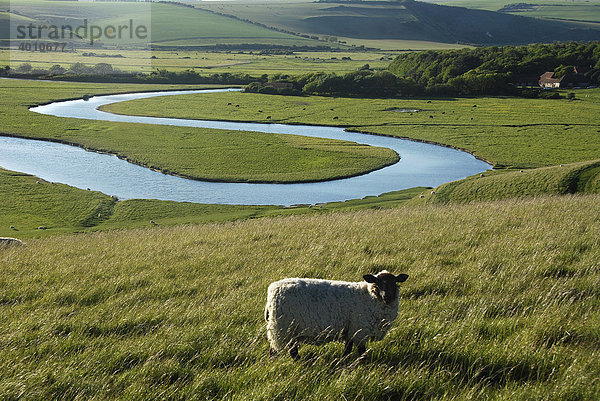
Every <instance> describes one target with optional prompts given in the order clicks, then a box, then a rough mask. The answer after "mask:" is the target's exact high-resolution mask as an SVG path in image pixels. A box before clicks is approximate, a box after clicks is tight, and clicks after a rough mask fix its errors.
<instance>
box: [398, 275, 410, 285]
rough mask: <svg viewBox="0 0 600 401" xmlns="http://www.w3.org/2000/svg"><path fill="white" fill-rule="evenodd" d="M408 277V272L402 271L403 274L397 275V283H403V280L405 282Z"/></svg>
mask: <svg viewBox="0 0 600 401" xmlns="http://www.w3.org/2000/svg"><path fill="white" fill-rule="evenodd" d="M407 278H408V274H404V273H402V274H398V275H397V276H396V282H397V283H403V282H405V281H406V279H407Z"/></svg>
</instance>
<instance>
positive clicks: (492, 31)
mask: <svg viewBox="0 0 600 401" xmlns="http://www.w3.org/2000/svg"><path fill="white" fill-rule="evenodd" d="M198 7H202V8H205V9H209V10H212V11H216V12H220V13H222V14H229V15H234V16H236V17H237V18H240V19H245V20H250V21H254V22H257V23H260V24H264V25H267V26H272V27H276V28H281V29H287V30H290V31H294V32H300V33H304V34H315V35H330V36H337V37H343V38H361V39H403V40H422V41H431V42H442V43H464V44H472V45H500V44H525V43H534V42H554V41H565V40H597V39H599V38H600V30H599V29H595V28H593V27H590V26H587V25H581V24H576V23H574V22H566V21H549V20H542V19H537V18H529V17H522V16H518V15H511V14H506V13H500V12H495V11H487V10H475V9H469V8H464V7H451V6H445V5H437V4H431V3H424V2H418V1H412V0H404V1H399V2H379V1H377V2H342V1H340V2H338V3H336V2H318V3H271V2H269V3H256V4H252V5H251V6H249V5H248V4H247V3H237V2H232V3H229V2H215V3H212V2H211V3H210V4H208V3H204V4H202V5H200V6H198Z"/></svg>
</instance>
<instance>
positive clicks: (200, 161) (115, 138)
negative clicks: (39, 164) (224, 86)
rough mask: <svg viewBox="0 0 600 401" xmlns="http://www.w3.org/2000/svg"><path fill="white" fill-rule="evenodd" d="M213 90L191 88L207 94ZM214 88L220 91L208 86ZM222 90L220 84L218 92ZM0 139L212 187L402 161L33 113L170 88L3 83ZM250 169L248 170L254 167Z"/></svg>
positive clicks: (294, 142) (344, 173) (264, 139)
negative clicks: (121, 162)
mask: <svg viewBox="0 0 600 401" xmlns="http://www.w3.org/2000/svg"><path fill="white" fill-rule="evenodd" d="M202 87H209V86H206V85H205V86H194V88H202ZM210 87H215V86H214V85H213V86H210ZM217 87H218V85H217ZM0 88H1V90H2V92H3V94H4V95H5V96H3V97H2V99H0V115H1V116H2V119H1V120H0V133H2V134H4V135H11V136H22V137H27V138H32V139H46V140H52V141H59V142H66V143H70V144H75V145H78V146H81V147H84V148H86V149H92V150H99V151H103V152H107V153H111V154H115V155H117V156H119V157H121V158H125V159H127V160H129V161H131V162H133V163H136V164H140V165H142V166H147V167H150V168H154V169H156V170H160V171H163V172H166V173H171V174H176V175H180V176H185V177H190V178H194V179H204V180H213V181H230V182H306V181H319V180H327V179H332V178H336V177H338V178H339V177H348V176H353V175H357V174H361V173H365V172H368V171H372V170H374V169H377V168H380V167H383V166H386V165H389V164H390V163H394V162H395V161H397V158H398V155H397V154H396V153H395V152H394V151H392V150H390V149H383V148H376V147H371V146H365V145H357V144H355V143H350V142H344V141H334V140H323V139H317V138H307V137H301V136H295V135H277V134H263V133H249V132H244V131H222V130H211V129H201V128H189V127H167V126H156V125H147V124H133V123H113V122H103V121H91V120H89V121H88V120H78V119H65V118H58V117H52V116H45V115H40V114H37V113H33V112H30V111H29V110H28V107H29V106H32V105H35V104H41V103H44V102H48V101H50V100H57V99H66V98H75V97H81V96H83V95H84V94H101V93H116V92H126V91H143V90H157V89H170V88H174V86H169V85H166V86H165V85H163V86H160V85H155V86H152V85H115V84H88V83H65V82H36V81H23V80H0ZM249 166H251V168H249Z"/></svg>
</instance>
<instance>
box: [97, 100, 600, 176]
mask: <svg viewBox="0 0 600 401" xmlns="http://www.w3.org/2000/svg"><path fill="white" fill-rule="evenodd" d="M575 93H576V99H577V100H573V101H569V100H567V99H554V100H545V99H523V98H509V97H484V98H453V99H437V98H436V99H434V98H432V99H426V98H419V99H414V98H408V99H406V98H403V99H356V98H333V97H317V96H310V97H298V96H272V95H260V94H253V93H219V94H210V95H207V96H204V95H202V96H196V95H184V96H173V97H169V98H165V99H143V100H136V101H131V102H124V103H119V104H113V105H108V106H105V107H104V109H105V110H108V111H111V112H117V113H125V114H138V115H160V116H169V117H177V118H197V119H216V120H237V121H260V122H268V121H271V122H282V123H302V124H319V125H335V126H343V127H348V129H350V130H357V131H364V132H371V133H376V134H382V135H391V136H398V137H407V138H411V139H416V140H423V141H429V142H435V143H440V144H444V145H447V146H452V147H456V148H460V149H467V150H469V151H470V152H472V153H473V154H475V155H476V156H477V157H480V158H482V159H485V160H487V161H489V162H491V163H493V164H494V165H495V166H496V167H515V168H532V167H541V166H551V165H558V164H565V163H572V162H578V161H585V160H594V159H598V158H600V129H599V127H600V114H598V109H599V107H600V90H598V89H591V90H577V91H575ZM228 103H231V104H232V105H228ZM235 105H239V107H234V106H235ZM157 110H160V111H157ZM412 110H419V111H412ZM260 111H262V112H260ZM267 117H270V118H267Z"/></svg>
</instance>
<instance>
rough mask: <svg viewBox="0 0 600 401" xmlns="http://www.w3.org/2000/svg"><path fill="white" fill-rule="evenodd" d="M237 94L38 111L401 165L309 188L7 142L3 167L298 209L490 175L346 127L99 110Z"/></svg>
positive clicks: (139, 191)
mask: <svg viewBox="0 0 600 401" xmlns="http://www.w3.org/2000/svg"><path fill="white" fill-rule="evenodd" d="M228 90H235V89H219V90H196V91H168V92H151V93H131V94H122V95H109V96H94V97H92V98H90V99H89V100H87V101H84V100H70V101H63V102H55V103H51V104H48V105H43V106H38V107H34V108H32V109H31V111H32V112H36V113H41V114H47V115H53V116H58V117H66V118H81V119H93V120H104V121H119V122H135V123H143V124H161V125H177V126H186V127H201V128H214V129H227V130H243V131H258V132H268V133H278V134H294V135H305V136H311V137H318V138H331V139H341V140H347V141H353V142H357V143H361V144H367V145H371V146H381V147H387V148H390V149H393V150H394V151H396V152H397V153H398V154H399V155H400V158H401V159H400V161H399V162H398V163H396V164H394V165H391V166H388V167H384V168H382V169H379V170H376V171H373V172H371V173H368V174H364V175H361V176H357V177H352V178H346V179H340V180H334V181H326V182H316V183H303V184H244V183H220V182H205V181H196V180H189V179H184V178H180V177H175V176H171V175H166V174H162V173H160V172H156V171H152V170H150V169H147V168H144V167H140V166H137V165H134V164H131V163H128V162H126V161H124V160H121V159H119V158H117V157H115V156H111V155H106V154H100V153H95V152H89V151H85V150H83V149H81V148H78V147H75V146H69V145H63V144H59V143H53V142H47V141H38V140H29V139H21V138H9V137H0V166H2V167H3V168H6V169H8V170H13V171H20V172H24V173H28V174H32V175H36V176H38V177H40V178H43V179H45V180H48V181H52V182H61V183H64V184H68V185H71V186H74V187H77V188H82V189H86V188H89V189H91V190H97V191H101V192H103V193H106V194H108V195H114V196H117V197H118V198H120V199H130V198H143V199H162V200H173V201H179V202H196V203H220V204H245V205H292V204H315V203H321V202H333V201H343V200H348V199H355V198H362V197H365V196H369V195H379V194H381V193H384V192H390V191H395V190H400V189H406V188H411V187H416V186H430V187H435V186H438V185H440V184H443V183H445V182H449V181H453V180H457V179H461V178H464V177H466V176H468V175H472V174H476V173H479V172H481V171H485V170H487V169H489V168H490V167H491V166H490V165H489V164H487V163H485V162H483V161H480V160H477V159H476V158H475V157H473V156H472V155H470V154H468V153H466V152H461V151H457V150H454V149H450V148H447V147H442V146H436V145H431V144H426V143H420V142H414V141H409V140H402V139H397V138H391V137H384V136H376V135H366V134H358V133H352V132H346V131H344V129H342V128H336V127H324V126H304V125H285V124H260V123H239V122H227V121H205V120H184V119H174V118H155V117H138V116H126V115H116V114H111V113H107V112H103V111H100V110H98V109H97V108H98V107H99V106H102V105H105V104H110V103H116V102H122V101H127V100H133V99H143V98H149V97H156V96H173V95H181V94H192V93H198V94H202V93H203V94H208V93H214V92H221V91H228Z"/></svg>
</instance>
